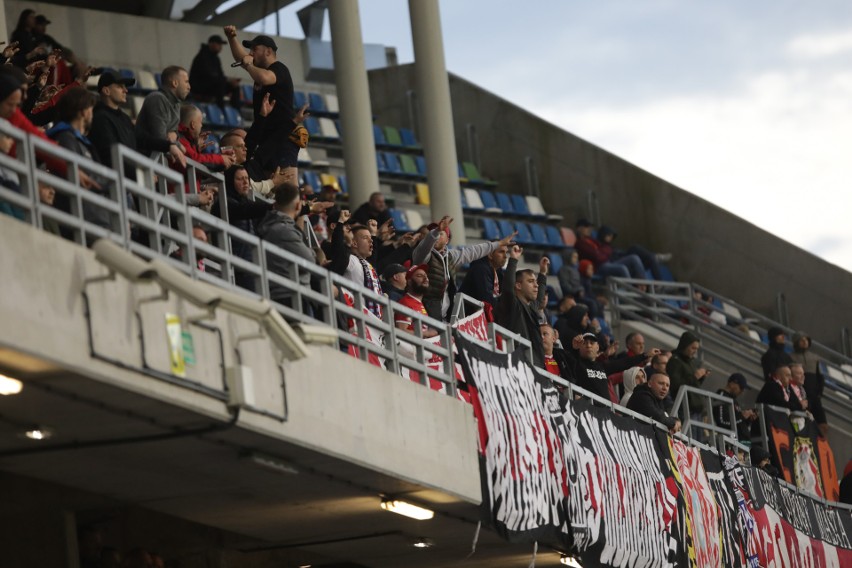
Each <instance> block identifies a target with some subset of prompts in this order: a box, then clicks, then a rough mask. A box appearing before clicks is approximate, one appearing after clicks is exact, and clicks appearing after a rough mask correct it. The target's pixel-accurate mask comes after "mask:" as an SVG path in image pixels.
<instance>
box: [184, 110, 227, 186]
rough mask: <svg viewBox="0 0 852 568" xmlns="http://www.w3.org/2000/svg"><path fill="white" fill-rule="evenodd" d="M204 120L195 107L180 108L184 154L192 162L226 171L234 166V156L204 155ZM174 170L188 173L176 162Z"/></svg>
mask: <svg viewBox="0 0 852 568" xmlns="http://www.w3.org/2000/svg"><path fill="white" fill-rule="evenodd" d="M203 120H204V114H203V113H202V112H201V110H200V109H199V108H198V107H196V106H193V105H183V106H181V107H180V125H178V142H179V143H180V145H181V146H182V147H183V151H184V154H186V157H187V158H189V159H190V160H195V161H196V162H198V163H199V164H204V165H205V166H207V167H209V168H210V169H212V170H224V169H227V168H230V167H231V166H233V165H234V160H235V158H234V155H233V154H202V153H201V150H202V148H201V145H200V144H201V142H202V140H199V138H200V136H201V123H202V121H203ZM171 167H172V169H173V170H176V171H179V172H181V173H184V172H186V168H185V167H183V166H181V165H180V163H177V162H174V163H172V164H171Z"/></svg>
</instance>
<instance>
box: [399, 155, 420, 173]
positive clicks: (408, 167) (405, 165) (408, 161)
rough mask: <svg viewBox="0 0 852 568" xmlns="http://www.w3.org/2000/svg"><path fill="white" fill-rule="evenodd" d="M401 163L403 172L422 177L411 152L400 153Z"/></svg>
mask: <svg viewBox="0 0 852 568" xmlns="http://www.w3.org/2000/svg"><path fill="white" fill-rule="evenodd" d="M399 163H400V165H401V166H402V172H403V173H404V174H407V175H410V176H414V177H420V172H418V171H417V164H415V163H414V156H411V155H410V154H400V155H399Z"/></svg>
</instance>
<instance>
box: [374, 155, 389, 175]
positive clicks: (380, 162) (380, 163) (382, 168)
mask: <svg viewBox="0 0 852 568" xmlns="http://www.w3.org/2000/svg"><path fill="white" fill-rule="evenodd" d="M376 167H377V168H378V169H379V173H380V174H384V173H387V172H388V166H387V164H386V163H385V153H384V152H376Z"/></svg>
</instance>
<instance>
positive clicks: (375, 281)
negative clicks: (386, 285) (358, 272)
mask: <svg viewBox="0 0 852 568" xmlns="http://www.w3.org/2000/svg"><path fill="white" fill-rule="evenodd" d="M357 258H358V261H359V262H360V263H361V268H363V269H364V287H365V288H369V289H370V290H372V291H373V292H375V293H376V294H378V295H380V296H381V295H382V286H381V284H379V276H378V274H376V269H375V268H373V265H372V264H370V263H369V262H367V261H366V260H364V259H363V258H361V257H357ZM364 307H365V308H367V309H368V310H369V311H370V313H371V314H373V315H374V316H376V317H377V318H379V319H381V317H382V306H381V305H380V304H379V303H378V302H375V301H373V300H370V299H367V298H365V299H364Z"/></svg>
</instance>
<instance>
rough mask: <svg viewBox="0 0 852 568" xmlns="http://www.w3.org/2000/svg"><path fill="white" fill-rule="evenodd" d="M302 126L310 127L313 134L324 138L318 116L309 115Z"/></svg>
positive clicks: (309, 129)
mask: <svg viewBox="0 0 852 568" xmlns="http://www.w3.org/2000/svg"><path fill="white" fill-rule="evenodd" d="M302 126H304V127H305V128H307V129H308V133H309V134H310V135H311V136H316V137H318V138H322V130H320V125H319V120H317V118H316V117H313V116H309V117H307V118H305V122H303V123H302Z"/></svg>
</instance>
